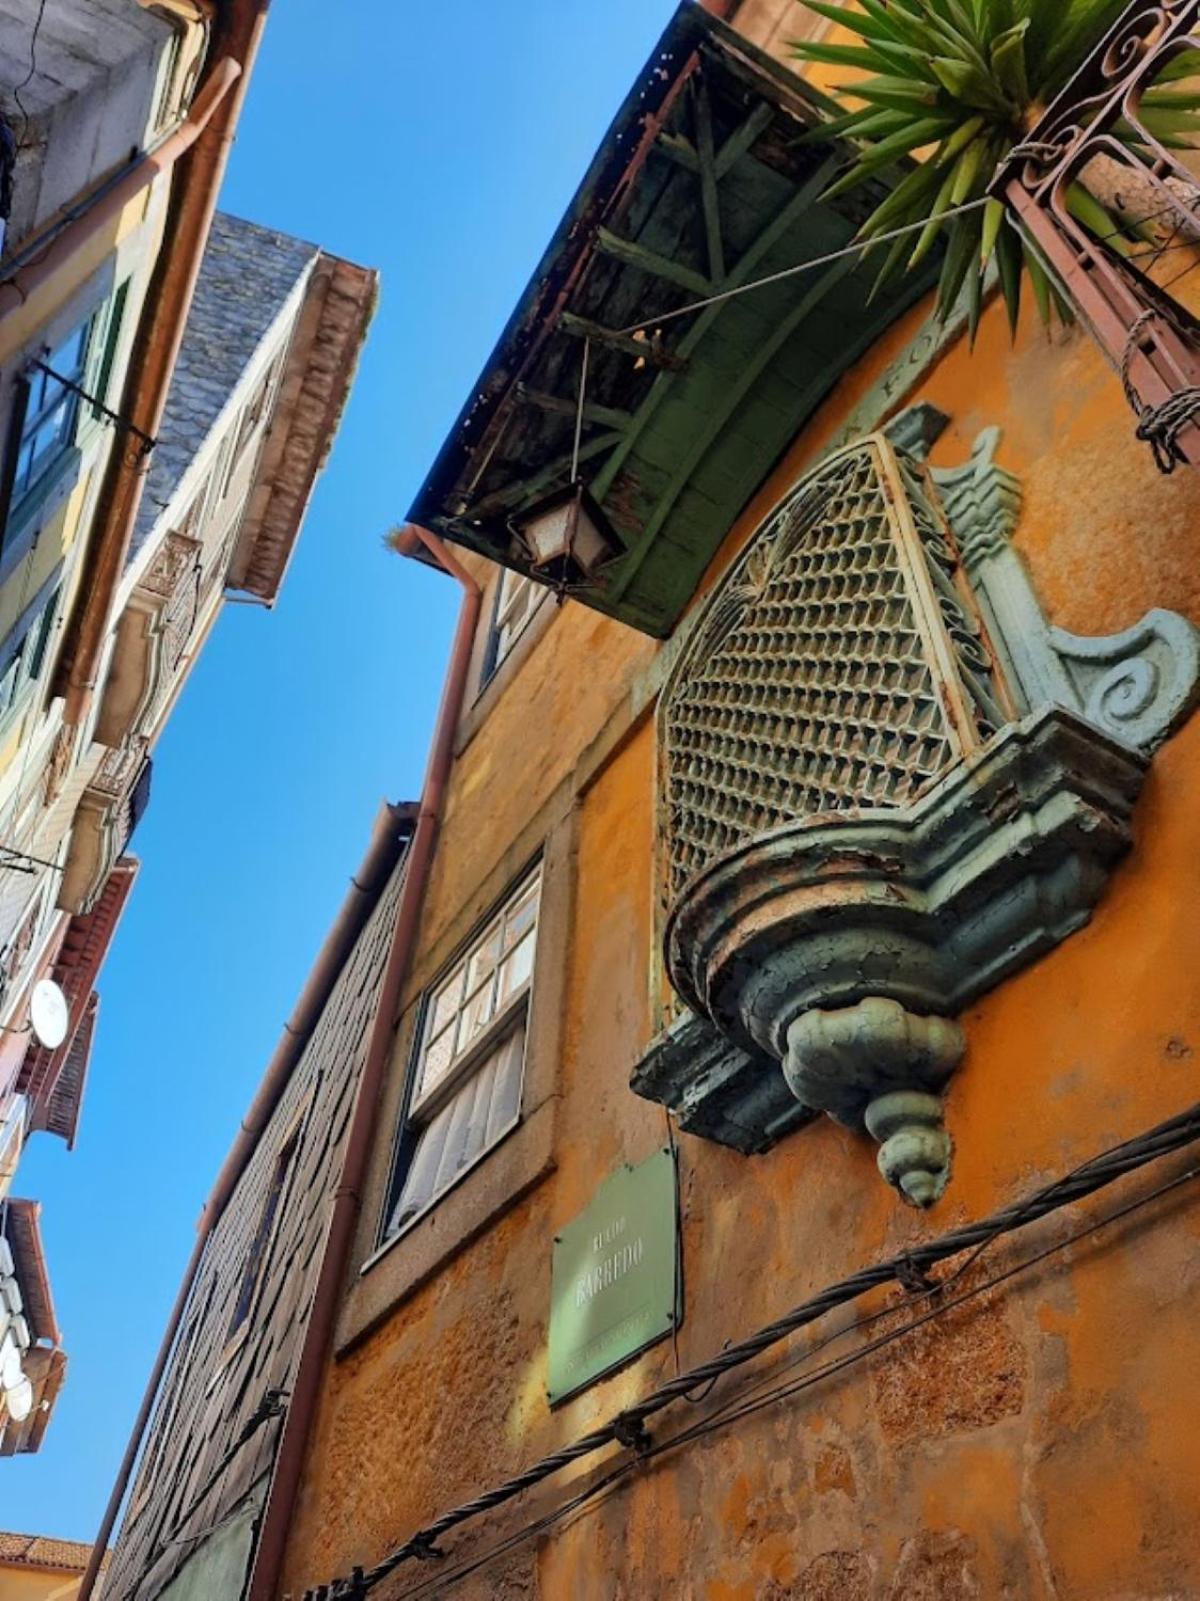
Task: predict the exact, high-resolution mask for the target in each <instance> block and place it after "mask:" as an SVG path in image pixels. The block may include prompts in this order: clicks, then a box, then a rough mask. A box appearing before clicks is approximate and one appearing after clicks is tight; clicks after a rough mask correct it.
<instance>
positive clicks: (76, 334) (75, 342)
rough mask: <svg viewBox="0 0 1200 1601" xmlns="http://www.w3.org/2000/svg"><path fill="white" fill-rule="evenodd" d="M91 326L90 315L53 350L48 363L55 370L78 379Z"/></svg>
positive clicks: (67, 376) (64, 375)
mask: <svg viewBox="0 0 1200 1601" xmlns="http://www.w3.org/2000/svg"><path fill="white" fill-rule="evenodd" d="M91 326H92V321H91V318H90V317H89V318H88V319H87V321H86V322H81V323H80V324H79V326H78V328H72V330H71V332H70V333H69V334H68V335H67V337H66V338H65V339H64V340H63V342H62V344H61V345H59V347H58V349H57V350H55V351H53V352H52V354H51V356H50V360H49V361H48V362H47V363H46V365H47V366H48V367H53V368H54V370H55V372H60V373H62V375H63V377H64V378H76V379H77V378H78V377H79V375H80V373H81V372H82V371H83V363H84V358H85V356H86V355H87V346H88V333H89V332H90V330H91Z"/></svg>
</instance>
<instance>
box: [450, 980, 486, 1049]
mask: <svg viewBox="0 0 1200 1601" xmlns="http://www.w3.org/2000/svg"><path fill="white" fill-rule="evenodd" d="M494 996H495V985H494V984H493V983H492V982H491V981H490V980H489V981H488V983H486V984H485V985H484V986H483V987H482V989H478V990H476V992H475V994H474V995H472V997H471V999H470V1000H469V1001H468V1002H467V1004H466V1005H465V1006H464V1007H463V1011H462V1016H461V1017H460V1018H459V1020H458V1037H457V1040H456V1042H455V1046H454V1050H455V1054H456V1055H459V1056H461V1054H462V1053H463V1051H465V1050H466V1048H467V1046H468V1045H470V1043H471V1041H472V1040H474V1039H477V1038H478V1037H479V1035H480V1033H482V1031H483V1029H484V1028H485V1027H486V1026H487V1024H488V1023H490V1022H491V1019H492V1010H493V1007H492V1002H493V999H494Z"/></svg>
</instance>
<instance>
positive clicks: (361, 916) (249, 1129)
mask: <svg viewBox="0 0 1200 1601" xmlns="http://www.w3.org/2000/svg"><path fill="white" fill-rule="evenodd" d="M415 812H416V808H415V807H410V806H403V805H402V806H389V805H386V804H385V805H384V806H383V807H382V808H381V809H380V812H379V815H378V817H377V818H376V820H375V827H374V829H373V831H372V834H371V841H370V844H369V846H368V848H367V852H366V855H365V856H364V857H363V860H362V863H361V864H360V866H359V868H358V871H357V872H356V873H355V875H354V877H353V878H352V879H351V881H350V888H349V889H348V890H347V892H346V896H345V899H344V900H343V902H342V905H341V908H340V910H339V911H338V914H337V916H336V917H335V919H334V921H333V925H332V927H331V928H330V930H329V932H328V934H326V936H325V940H324V943H323V944H322V946H321V949H320V951H319V952H318V954H317V959H316V961H315V962H314V963H313V966H312V970H311V972H310V973H309V975H308V978H307V980H306V981H305V984H304V988H303V990H302V991H301V993H300V998H299V999H298V1000H297V1002H296V1005H295V1007H294V1009H293V1011H292V1015H291V1017H290V1018H289V1019H288V1021H287V1022H286V1023H285V1024H284V1026H283V1032H282V1033H281V1034H280V1036H279V1042H278V1044H277V1045H276V1047H275V1050H274V1051H273V1052H272V1054H271V1060H270V1062H269V1063H268V1064H267V1068H266V1071H265V1073H264V1074H263V1078H262V1082H261V1084H260V1085H259V1088H258V1092H257V1094H256V1095H255V1097H254V1100H253V1101H252V1102H251V1104H250V1107H249V1109H248V1110H247V1112H246V1114H245V1116H244V1117H243V1119H242V1122H241V1126H240V1127H239V1129H238V1132H237V1136H236V1137H235V1139H234V1141H233V1144H232V1146H231V1147H230V1150H229V1154H228V1156H227V1157H226V1158H225V1161H224V1163H223V1164H222V1167H221V1171H220V1173H218V1175H217V1178H216V1181H215V1183H214V1184H213V1187H212V1189H211V1191H210V1192H209V1197H208V1200H207V1201H206V1202H205V1204H204V1208H203V1210H202V1211H201V1213H200V1218H199V1221H198V1223H197V1225H196V1243H195V1245H194V1246H193V1248H192V1254H191V1257H190V1258H189V1260H188V1264H187V1267H186V1268H185V1269H184V1273H183V1281H182V1283H181V1284H180V1287H179V1293H178V1295H177V1296H176V1297H175V1304H174V1306H173V1307H172V1309H171V1315H170V1317H169V1318H168V1319H167V1326H166V1329H165V1330H164V1332H163V1337H162V1341H161V1343H160V1345H159V1348H158V1354H157V1355H156V1357H155V1359H154V1366H153V1368H152V1370H151V1373H150V1378H149V1380H148V1381H147V1384H146V1389H145V1392H144V1394H143V1396H142V1401H141V1405H140V1406H139V1408H138V1413H137V1417H136V1418H135V1420H134V1424H133V1428H132V1430H131V1431H130V1436H129V1441H128V1443H127V1445H126V1447H125V1455H124V1457H123V1458H122V1460H121V1466H120V1467H119V1469H118V1470H117V1477H116V1481H115V1483H114V1485H113V1489H112V1493H111V1494H110V1496H109V1500H108V1506H107V1507H106V1509H105V1512H104V1518H103V1521H102V1523H101V1525H100V1531H99V1533H98V1534H97V1536H96V1541H95V1544H94V1545H93V1547H92V1555H91V1558H90V1559H89V1563H88V1569H87V1572H86V1573H85V1575H84V1578H83V1581H82V1587H81V1589H80V1592H79V1596H78V1597H77V1601H88V1598H89V1597H90V1595H91V1593H92V1587H93V1585H94V1584H95V1581H96V1576H97V1574H98V1573H99V1571H100V1562H101V1560H102V1559H103V1554H104V1550H105V1548H106V1547H107V1545H108V1542H109V1539H110V1538H111V1536H112V1531H113V1528H114V1527H115V1525H116V1520H117V1514H118V1513H119V1512H120V1510H121V1503H122V1501H123V1500H124V1499H125V1491H126V1488H127V1487H128V1484H129V1480H130V1477H131V1475H132V1473H133V1469H134V1465H135V1464H136V1462H137V1458H138V1453H139V1451H140V1450H141V1445H142V1436H143V1434H144V1433H145V1429H146V1425H147V1423H148V1422H149V1421H150V1413H151V1411H152V1410H153V1407H154V1401H155V1396H156V1395H157V1392H158V1387H159V1385H160V1383H161V1382H162V1377H163V1374H164V1372H165V1371H166V1366H167V1362H168V1360H169V1358H170V1354H171V1349H172V1347H173V1346H174V1343H175V1336H176V1334H177V1333H178V1330H179V1324H180V1322H181V1321H182V1318H183V1314H184V1312H185V1310H186V1308H187V1303H188V1299H189V1297H190V1296H191V1293H192V1285H193V1283H194V1281H195V1278H196V1274H197V1273H198V1272H199V1270H200V1264H201V1262H202V1260H203V1258H204V1250H205V1247H206V1246H207V1244H208V1241H209V1238H210V1237H211V1235H212V1232H213V1230H214V1229H215V1228H216V1226H217V1224H218V1223H219V1222H220V1219H221V1215H222V1213H223V1212H224V1210H225V1206H226V1203H227V1202H228V1200H229V1197H230V1195H232V1193H233V1191H234V1188H235V1187H236V1185H237V1181H238V1179H239V1178H240V1177H241V1175H242V1173H243V1172H244V1171H245V1169H246V1165H247V1163H248V1162H249V1160H250V1158H251V1156H252V1155H253V1154H254V1151H255V1149H256V1147H257V1144H258V1140H259V1137H260V1136H261V1134H262V1132H263V1129H264V1128H265V1127H266V1125H267V1123H268V1122H269V1120H270V1117H271V1114H272V1113H273V1112H274V1110H275V1108H276V1106H277V1105H278V1104H279V1099H280V1097H281V1095H282V1094H283V1091H284V1089H285V1088H286V1086H287V1083H288V1080H289V1078H290V1077H291V1073H292V1069H293V1068H294V1067H295V1065H296V1063H297V1061H299V1059H300V1055H301V1052H302V1051H303V1050H304V1047H305V1045H307V1043H308V1041H309V1038H310V1036H311V1035H312V1031H313V1029H314V1028H315V1027H316V1025H317V1022H318V1020H319V1018H320V1016H321V1012H322V1010H323V1009H324V1006H325V1003H326V1002H327V1001H328V999H329V995H330V993H331V991H332V989H333V986H334V984H335V983H336V982H337V978H338V974H339V973H340V972H341V970H342V967H343V966H344V965H345V962H346V959H347V957H348V956H349V954H350V952H351V951H352V950H353V949H354V945H355V943H356V941H357V940H358V937H359V935H360V934H361V932H362V930H363V928H364V927H365V925H366V920H367V917H368V916H369V915H370V910H371V907H372V906H373V905H374V903H375V899H376V897H377V895H378V892H379V889H380V884H379V878H380V875H381V873H383V872H385V871H387V872H390V871H391V866H392V863H393V862H394V859H395V858H394V854H393V851H394V848H395V847H394V841H395V838H396V831H397V826H398V824H400V823H401V822H403V821H406V820H409V821H411V819H412V818H413V816H414V815H415Z"/></svg>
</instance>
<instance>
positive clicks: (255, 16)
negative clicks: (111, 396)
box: [51, 0, 270, 1601]
mask: <svg viewBox="0 0 1200 1601" xmlns="http://www.w3.org/2000/svg"><path fill="white" fill-rule="evenodd" d="M269 3H270V0H229V3H228V4H227V5H226V6H224V7H223V8H222V14H221V16H222V20H221V26H220V27H219V29H218V36H217V38H216V39H215V41H214V47H215V49H216V50H218V51H219V52H220V59H218V60H217V61H216V62H215V63H214V65H213V67H212V70H211V71H210V72H209V73H207V74H206V75H205V78H204V81H203V83H202V84H201V86H200V88H199V90H198V91H197V93H196V96H195V99H194V100H193V114H194V120H195V122H196V124H197V125H196V128H195V133H194V134H192V135H190V137H189V138H188V140H187V143H186V144H183V145H182V146H181V148H178V149H177V150H176V152H175V159H177V158H178V157H179V156H180V155H182V154H183V152H184V151H185V150H186V149H188V148H189V146H192V147H194V148H193V153H192V156H191V159H190V161H189V162H188V163H187V165H186V166H185V167H184V168H183V169H182V177H181V178H180V181H179V189H178V191H177V192H176V193H174V194H173V195H172V196H171V202H170V208H171V209H170V213H169V215H168V221H167V231H166V236H165V238H164V242H163V251H164V252H165V253H166V256H167V260H166V262H165V266H164V265H162V258H161V257H160V270H159V271H158V272H157V273H156V275H155V281H154V284H153V285H152V287H151V291H150V296H149V297H148V302H149V327H148V329H147V331H146V334H145V337H144V338H142V339H140V340H139V348H138V354H137V356H136V358H135V363H136V370H135V371H134V372H133V373H131V374H130V378H129V388H130V390H131V394H130V395H129V396H128V398H127V400H126V403H125V408H124V409H125V410H126V412H127V414H128V415H129V416H130V418H131V420H132V421H134V422H136V423H137V424H138V426H139V427H142V428H144V430H145V432H146V433H148V434H154V433H156V432H157V431H158V427H159V424H160V422H161V420H162V414H163V410H164V409H165V407H166V402H167V391H168V389H169V387H170V383H171V378H172V376H173V375H174V371H175V361H176V357H177V356H178V354H179V346H180V344H181V342H182V339H183V328H184V324H185V322H186V321H187V314H188V311H189V309H190V307H191V303H192V294H193V292H194V290H195V286H196V279H197V277H198V276H199V272H200V261H201V258H202V256H203V254H204V246H205V244H206V242H207V240H208V230H209V225H210V224H211V222H212V217H213V213H214V211H215V210H216V206H217V192H218V190H219V189H220V186H221V179H222V177H223V175H224V172H225V163H226V160H227V158H228V153H229V147H230V145H231V144H232V143H233V130H234V128H235V127H236V126H237V119H238V115H239V113H240V112H241V108H242V101H243V99H244V98H245V93H246V85H247V82H248V81H249V77H250V69H251V67H252V66H253V64H254V58H255V55H256V54H257V51H258V46H259V42H260V40H261V38H262V31H263V27H264V25H265V23H266V12H267V6H268V5H269ZM201 113H203V114H204V121H203V123H200V122H199V117H200V114H201ZM192 122H193V117H189V119H188V123H185V124H184V125H183V127H187V126H189V124H190V123H192ZM183 127H181V128H180V129H179V130H177V133H176V135H172V138H177V137H178V136H179V135H182V133H183ZM170 143H171V140H170V139H168V141H167V144H168V145H169V144H170ZM165 149H166V146H162V147H160V149H159V151H157V152H155V157H152V158H151V160H154V159H156V158H161V156H162V153H163V150H165ZM142 170H143V169H140V168H139V169H138V171H137V172H135V173H133V174H131V175H130V180H129V181H133V180H134V179H140V178H141V176H142ZM134 192H136V190H135V191H134ZM121 194H122V188H121V186H118V187H117V188H116V189H114V190H113V191H110V193H109V195H106V197H105V200H104V202H102V207H103V206H105V205H109V204H113V203H114V202H113V198H112V197H113V196H117V195H121ZM125 198H126V199H128V196H126V197H125ZM122 203H123V202H122ZM98 209H100V208H98ZM93 224H94V214H91V215H88V216H86V217H84V218H81V219H80V222H79V223H78V224H73V225H72V228H71V229H68V230H66V231H65V232H64V233H63V234H61V235H60V236H59V238H58V240H56V241H55V244H54V246H52V248H51V255H53V254H54V253H55V252H56V251H58V250H59V249H60V247H61V248H62V249H64V250H66V251H67V252H68V253H69V251H70V250H71V249H74V248H75V246H76V245H77V244H78V243H79V242H80V240H81V239H82V238H84V237H86V236H87V234H90V231H91V228H92V226H93ZM74 227H79V228H80V229H81V233H80V234H79V235H75V234H74V232H73V229H74ZM145 471H146V462H145V460H144V459H143V460H142V461H140V462H139V463H138V465H137V466H136V467H132V468H131V467H129V466H128V465H127V463H126V462H125V458H124V455H123V454H121V453H118V455H117V459H116V461H115V462H114V464H113V467H112V470H111V472H110V475H109V478H108V481H107V483H106V485H105V494H104V498H103V500H102V503H101V507H100V509H98V511H97V514H96V523H95V525H96V526H97V527H98V528H99V530H100V532H101V538H100V542H99V543H100V547H101V548H100V549H99V550H98V551H97V552H95V556H94V559H92V560H89V562H88V564H87V570H86V571H85V574H84V585H85V594H86V596H87V599H86V602H85V609H84V612H83V616H82V618H81V623H80V631H79V636H78V640H77V646H76V651H75V658H74V661H73V664H72V670H71V684H70V692H71V695H72V698H73V700H74V711H75V721H76V722H78V720H79V719H80V717H81V716H82V712H83V710H85V709H86V704H87V699H88V698H90V684H91V682H94V679H95V673H96V668H97V666H98V663H99V659H100V653H101V651H102V649H103V645H104V639H105V635H106V633H107V631H108V621H109V612H110V610H111V607H112V602H113V598H114V597H115V595H116V591H117V586H118V584H119V583H120V578H121V573H122V571H123V570H124V566H125V557H126V553H127V551H128V549H129V543H130V540H131V539H132V537H133V524H134V519H135V517H136V516H137V509H138V505H139V503H140V501H141V496H142V489H143V487H144V484H145ZM81 669H82V677H83V679H84V686H83V687H84V689H85V690H86V691H87V693H86V694H85V695H84V696H83V697H82V698H81V696H80V693H79V691H80V687H81V686H80V684H79V677H80V674H81ZM69 704H70V702H69ZM206 1239H207V1235H202V1236H201V1237H200V1238H199V1239H198V1240H197V1242H196V1245H195V1247H194V1249H193V1252H192V1259H191V1261H190V1262H189V1264H188V1268H187V1271H186V1273H185V1275H184V1282H183V1286H182V1287H181V1289H180V1294H179V1296H178V1297H177V1299H176V1304H175V1307H174V1308H173V1310H172V1313H171V1318H170V1320H169V1323H168V1331H169V1336H170V1338H169V1339H168V1340H165V1341H164V1342H163V1345H162V1347H161V1349H160V1351H159V1354H158V1358H157V1359H156V1362H155V1368H154V1380H155V1383H157V1380H158V1379H159V1378H160V1377H161V1375H162V1370H163V1368H164V1367H165V1366H166V1362H167V1357H168V1355H169V1353H170V1342H171V1340H172V1339H173V1338H174V1333H175V1330H176V1328H177V1327H178V1323H179V1319H180V1318H181V1317H182V1315H183V1308H184V1305H185V1304H186V1299H187V1294H188V1292H189V1291H190V1288H191V1281H192V1278H193V1277H194V1276H195V1272H196V1269H197V1268H198V1267H199V1264H200V1257H201V1255H202V1254H203V1251H204V1245H205V1241H206ZM152 1404H153V1393H152V1392H151V1391H149V1390H148V1391H147V1396H146V1398H145V1399H144V1400H143V1403H142V1409H141V1410H139V1413H138V1419H137V1424H136V1427H135V1430H134V1436H133V1438H132V1439H131V1441H130V1443H129V1447H128V1449H127V1450H126V1455H125V1460H124V1461H123V1462H122V1465H121V1470H120V1472H119V1474H118V1480H117V1484H116V1486H115V1487H114V1490H113V1494H112V1496H111V1497H110V1499H109V1503H108V1506H107V1507H106V1508H105V1512H104V1518H103V1520H102V1522H101V1527H100V1530H99V1533H98V1534H97V1537H96V1542H95V1544H94V1546H93V1547H92V1551H91V1555H90V1556H89V1558H88V1565H87V1569H86V1571H85V1572H84V1575H83V1579H82V1580H81V1582H80V1587H79V1596H78V1601H90V1597H91V1595H92V1592H93V1590H94V1589H95V1586H96V1579H97V1577H98V1576H99V1572H100V1564H101V1562H102V1560H103V1558H104V1552H105V1549H106V1548H107V1545H108V1541H109V1537H110V1536H111V1534H112V1530H113V1525H114V1523H115V1522H116V1517H117V1513H118V1512H119V1510H120V1506H121V1502H122V1500H123V1499H124V1494H125V1488H126V1485H127V1484H128V1479H129V1474H130V1472H131V1471H132V1467H133V1462H134V1460H135V1459H136V1456H137V1451H138V1447H139V1445H140V1443H141V1436H142V1432H143V1430H144V1429H145V1425H146V1419H147V1417H148V1416H149V1409H150V1406H151V1405H152Z"/></svg>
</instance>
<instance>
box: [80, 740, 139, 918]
mask: <svg viewBox="0 0 1200 1601" xmlns="http://www.w3.org/2000/svg"><path fill="white" fill-rule="evenodd" d="M147 744H148V742H147V741H146V740H145V739H144V738H137V737H135V738H133V739H131V740H130V741H129V742H128V744H127V745H124V746H120V747H118V748H117V749H116V750H110V751H109V752H108V754H107V755H106V756H105V758H104V760H103V762H101V764H100V766H99V768H97V770H96V773H95V775H94V776H93V778H92V780H91V783H90V784H89V785H88V787H87V788H86V789H85V790H84V792H83V794H82V796H81V797H80V800H79V805H78V806H77V807H76V809H75V817H74V820H73V823H72V827H71V839H70V843H69V845H68V846H67V856H66V861H65V862H64V864H63V873H62V879H61V881H60V884H59V894H58V905H59V906H60V907H61V908H62V909H63V910H64V911H67V912H71V913H74V914H76V915H78V914H81V913H85V912H89V911H91V909H92V907H93V906H94V905H95V903H96V899H97V897H98V896H99V894H100V892H101V890H102V889H103V888H104V886H105V884H106V883H107V882H108V879H109V875H110V874H111V872H112V870H113V868H114V867H115V866H116V864H117V860H118V858H119V857H120V856H121V855H122V853H123V852H124V850H125V847H126V846H127V845H128V844H129V840H130V837H131V835H132V834H133V831H134V829H135V828H136V826H137V823H138V820H139V818H140V817H141V815H142V813H143V812H144V811H145V809H146V803H147V801H148V800H149V795H150V773H151V759H150V757H149V755H148V754H147Z"/></svg>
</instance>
